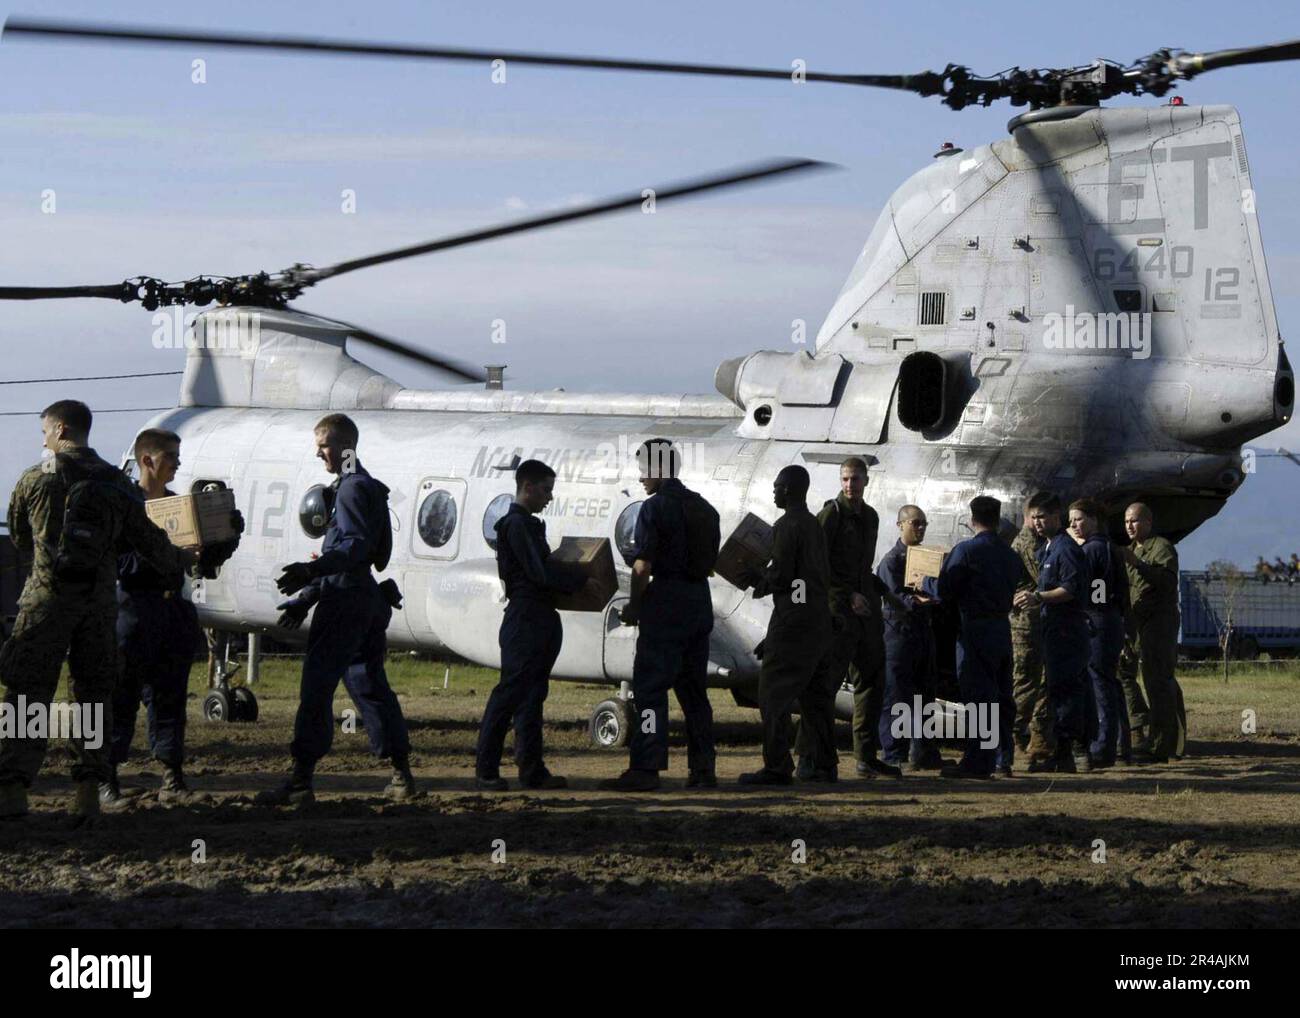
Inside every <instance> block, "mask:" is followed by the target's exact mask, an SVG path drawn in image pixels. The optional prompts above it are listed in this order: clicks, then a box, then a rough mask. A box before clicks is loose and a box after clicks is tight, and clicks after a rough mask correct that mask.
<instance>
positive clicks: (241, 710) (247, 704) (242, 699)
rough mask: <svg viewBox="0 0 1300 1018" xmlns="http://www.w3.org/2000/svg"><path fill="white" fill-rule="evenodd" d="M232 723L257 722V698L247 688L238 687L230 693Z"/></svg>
mask: <svg viewBox="0 0 1300 1018" xmlns="http://www.w3.org/2000/svg"><path fill="white" fill-rule="evenodd" d="M230 694H231V699H232V701H233V702H232V703H231V711H232V712H233V715H234V716H233V717H232V718H231V720H232V721H245V722H248V723H249V724H251V723H252V722H254V721H256V720H257V697H256V696H254V695H253V691H252V690H251V689H249V688H248V687H247V686H236V687H235V688H234V689H232V690H231V691H230Z"/></svg>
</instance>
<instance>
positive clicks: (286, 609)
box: [276, 601, 311, 629]
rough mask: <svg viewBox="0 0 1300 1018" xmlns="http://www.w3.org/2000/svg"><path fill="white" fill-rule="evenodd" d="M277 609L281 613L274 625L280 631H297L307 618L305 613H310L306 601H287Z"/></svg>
mask: <svg viewBox="0 0 1300 1018" xmlns="http://www.w3.org/2000/svg"><path fill="white" fill-rule="evenodd" d="M279 607H280V608H282V609H283V611H281V613H280V620H279V621H278V622H277V623H276V625H278V626H279V627H280V628H281V629H297V628H298V627H299V626H301V625H302V623H303V620H304V619H306V618H307V613H308V612H309V611H311V605H309V604H308V603H307V602H306V601H287V602H285V603H284V604H282V605H280V606H279Z"/></svg>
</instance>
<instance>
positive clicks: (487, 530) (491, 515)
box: [483, 495, 515, 551]
mask: <svg viewBox="0 0 1300 1018" xmlns="http://www.w3.org/2000/svg"><path fill="white" fill-rule="evenodd" d="M514 500H515V497H514V496H513V495H498V496H497V497H496V498H494V499H493V500H492V501H491V502H489V503H488V507H487V511H486V512H484V513H483V540H485V541H487V543H488V547H489V548H491V549H492V550H493V551H496V547H497V530H496V527H497V520H499V519H501V517H502V516H504V515H505V514H506V511H507V510H508V509H509V508H510V503H511V502H513V501H514Z"/></svg>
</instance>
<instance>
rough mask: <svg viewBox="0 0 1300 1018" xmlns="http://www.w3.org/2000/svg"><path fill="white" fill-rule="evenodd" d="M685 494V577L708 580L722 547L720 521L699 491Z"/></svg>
mask: <svg viewBox="0 0 1300 1018" xmlns="http://www.w3.org/2000/svg"><path fill="white" fill-rule="evenodd" d="M682 492H683V494H682V497H681V498H680V500H679V501H680V504H681V507H682V515H683V516H684V517H685V519H686V578H687V579H688V580H707V579H708V578H709V577H710V576H711V575H713V567H714V566H715V565H717V562H718V548H719V547H720V546H721V545H722V529H721V520H720V519H719V517H718V511H717V510H716V509H714V508H713V506H711V505H709V503H708V501H706V500H705V498H704V496H703V495H701V494H700V493H699V492H696V491H691V490H690V489H689V488H683V489H682Z"/></svg>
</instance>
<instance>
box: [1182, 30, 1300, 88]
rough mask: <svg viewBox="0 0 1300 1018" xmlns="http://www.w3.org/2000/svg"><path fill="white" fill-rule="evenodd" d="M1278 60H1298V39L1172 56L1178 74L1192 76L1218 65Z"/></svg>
mask: <svg viewBox="0 0 1300 1018" xmlns="http://www.w3.org/2000/svg"><path fill="white" fill-rule="evenodd" d="M1279 60H1300V39H1292V40H1291V41H1290V42H1275V43H1270V44H1269V45H1267V46H1247V47H1244V48H1242V49H1221V50H1215V51H1214V52H1212V53H1180V54H1179V55H1178V56H1177V57H1175V58H1174V61H1173V63H1174V65H1175V67H1176V68H1177V70H1178V72H1179V73H1180V74H1182V75H1183V76H1184V77H1187V78H1192V77H1195V76H1196V75H1198V74H1202V73H1204V72H1205V71H1214V70H1218V69H1219V68H1220V67H1241V66H1244V65H1246V64H1271V63H1276V62H1277V61H1279Z"/></svg>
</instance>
